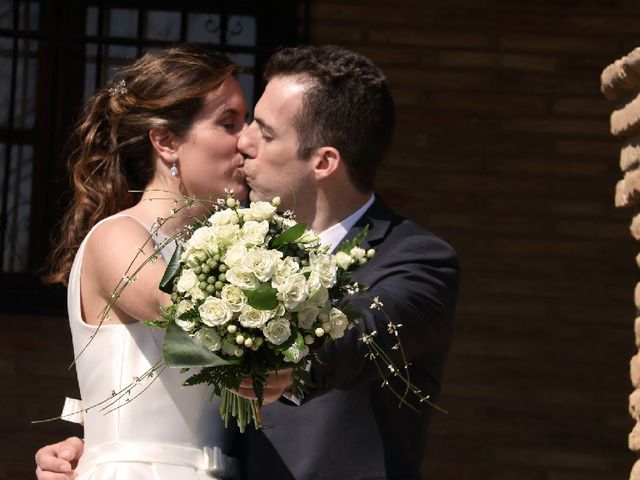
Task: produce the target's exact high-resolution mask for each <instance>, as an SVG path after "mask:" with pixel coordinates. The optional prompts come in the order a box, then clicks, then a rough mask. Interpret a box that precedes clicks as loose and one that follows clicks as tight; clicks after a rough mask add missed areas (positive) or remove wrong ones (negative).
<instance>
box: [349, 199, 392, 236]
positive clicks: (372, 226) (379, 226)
mask: <svg viewBox="0 0 640 480" xmlns="http://www.w3.org/2000/svg"><path fill="white" fill-rule="evenodd" d="M394 217H395V215H394V213H393V212H392V211H391V210H390V209H389V207H387V206H386V205H385V204H384V202H383V201H382V200H380V198H379V197H378V196H377V195H376V198H375V200H374V202H373V203H372V204H371V206H370V207H369V208H368V209H367V211H366V212H365V213H364V215H362V217H360V218H359V219H358V221H357V222H356V224H355V225H354V226H353V227H351V229H350V230H349V231H348V232H347V234H346V235H345V237H344V239H342V241H341V242H340V245H342V244H343V243H344V242H346V241H348V240H352V239H353V238H354V237H355V236H356V235H358V233H360V232H361V231H362V229H363V228H364V227H365V226H368V227H369V233H367V236H366V237H365V239H364V241H363V242H362V244H361V245H360V246H361V247H362V248H364V249H368V248H375V247H376V246H377V245H378V244H379V243H380V242H382V240H384V238H385V236H386V235H387V232H388V231H389V227H390V226H391V222H392V220H393V218H394ZM338 248H339V247H338Z"/></svg>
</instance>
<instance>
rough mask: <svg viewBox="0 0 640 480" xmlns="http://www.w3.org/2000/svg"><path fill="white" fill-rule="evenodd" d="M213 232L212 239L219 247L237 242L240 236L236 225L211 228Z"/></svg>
mask: <svg viewBox="0 0 640 480" xmlns="http://www.w3.org/2000/svg"><path fill="white" fill-rule="evenodd" d="M211 228H212V229H213V230H214V238H215V240H216V241H217V242H218V243H219V244H220V245H229V244H231V243H234V242H236V241H237V239H238V236H239V234H240V226H238V225H219V226H216V227H211Z"/></svg>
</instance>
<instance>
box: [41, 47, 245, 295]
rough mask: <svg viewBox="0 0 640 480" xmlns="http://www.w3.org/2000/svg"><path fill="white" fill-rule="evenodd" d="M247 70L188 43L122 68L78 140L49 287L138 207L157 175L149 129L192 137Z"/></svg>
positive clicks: (98, 96) (91, 107) (93, 101)
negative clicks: (104, 223) (94, 235)
mask: <svg viewBox="0 0 640 480" xmlns="http://www.w3.org/2000/svg"><path fill="white" fill-rule="evenodd" d="M239 72H240V67H239V66H238V65H236V64H235V63H233V62H232V61H231V60H230V59H229V58H227V57H226V56H224V55H221V54H219V53H216V52H213V51H211V50H208V49H205V48H204V47H199V46H195V45H190V44H185V45H181V46H177V47H172V48H168V49H165V50H160V51H157V52H152V53H147V54H145V55H144V56H143V57H141V58H140V59H138V60H137V61H136V62H134V63H133V64H131V65H129V66H127V67H124V68H122V69H120V70H119V71H118V73H117V75H116V79H115V80H114V81H112V82H110V83H109V84H108V85H107V86H105V87H104V88H102V89H100V90H99V91H98V92H96V93H95V94H94V95H93V96H92V97H91V98H90V99H89V101H88V104H87V106H86V109H85V114H84V115H83V116H82V118H81V119H80V121H79V122H78V124H77V126H76V128H75V130H74V133H73V134H72V136H71V138H70V144H71V145H72V148H73V151H72V153H71V155H70V157H69V161H68V165H67V168H68V172H69V178H70V182H71V187H72V191H73V198H72V201H71V205H70V207H69V209H68V211H67V212H66V214H65V215H64V216H63V217H62V219H61V221H60V224H59V230H58V231H59V235H58V238H57V241H56V244H55V246H54V248H53V249H52V250H51V253H50V255H49V258H48V261H47V266H46V267H45V268H46V269H47V270H48V272H49V273H47V274H46V275H44V276H43V281H44V282H46V283H58V282H61V283H65V284H66V282H67V280H68V277H69V272H70V270H71V265H72V263H73V259H74V256H75V254H76V252H77V250H78V248H79V246H80V243H81V242H82V239H83V238H84V237H85V236H86V235H87V233H88V232H89V230H90V229H91V228H92V227H93V226H94V225H95V224H96V223H97V222H99V221H100V220H102V219H103V218H106V217H108V216H110V215H113V214H115V213H117V212H119V211H121V210H124V209H126V208H129V207H131V206H133V205H134V204H135V203H136V202H137V201H138V200H139V196H140V194H134V193H132V192H131V191H130V190H142V189H144V188H145V186H146V185H147V184H148V183H149V181H150V180H151V178H152V177H153V173H154V164H153V157H152V147H151V142H150V140H149V131H150V130H151V129H152V128H166V129H168V130H170V131H172V132H173V133H175V134H176V135H179V136H182V135H184V134H186V133H187V131H188V130H189V128H190V127H191V124H192V123H193V120H194V118H195V116H196V115H197V114H198V113H199V112H200V110H201V109H202V107H203V105H204V98H205V96H206V95H207V94H208V93H209V92H211V91H212V90H214V89H216V88H218V87H219V86H220V85H221V84H222V83H223V82H224V81H225V80H226V79H227V78H229V77H230V76H232V75H237V74H238V73H239Z"/></svg>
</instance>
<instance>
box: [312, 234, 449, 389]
mask: <svg viewBox="0 0 640 480" xmlns="http://www.w3.org/2000/svg"><path fill="white" fill-rule="evenodd" d="M356 273H357V274H358V273H361V275H357V274H356V275H355V276H354V279H357V280H358V279H359V278H356V277H360V278H361V279H362V282H363V283H367V284H368V286H369V289H368V291H367V292H366V293H361V294H356V295H354V296H353V298H352V303H353V304H354V306H356V308H357V309H358V310H360V311H361V312H362V313H363V314H364V318H361V319H360V320H359V323H358V326H357V327H356V328H353V329H351V330H348V331H347V332H346V333H345V336H344V337H343V338H341V339H339V340H336V341H333V342H328V344H327V345H326V346H325V348H324V350H323V352H322V359H323V362H322V363H321V364H317V365H316V364H314V365H313V366H312V371H311V373H312V379H313V381H314V383H315V388H314V390H313V391H312V393H311V394H310V395H309V396H308V397H306V398H305V400H307V399H309V398H312V397H313V396H317V395H322V394H324V393H326V392H328V391H330V390H332V389H336V388H338V389H347V388H349V387H351V386H352V385H354V384H355V383H356V382H368V381H372V380H374V379H376V378H377V379H379V372H378V370H377V369H376V367H375V365H374V363H373V362H372V361H371V360H369V359H367V358H366V357H365V354H366V353H367V347H366V345H364V343H363V342H362V341H361V340H360V337H361V336H362V334H363V333H370V332H371V331H373V330H376V331H377V334H376V336H375V340H376V342H377V343H378V345H380V346H381V347H382V348H383V350H384V351H385V352H387V353H388V354H390V356H392V358H393V359H394V361H396V364H397V365H399V366H402V362H401V360H400V357H399V354H398V351H397V350H393V349H392V347H393V345H394V344H395V343H396V338H395V337H394V336H393V335H391V334H389V332H388V324H389V321H390V320H391V321H393V322H394V323H395V324H401V325H402V326H401V327H400V329H399V332H400V339H401V341H402V345H403V348H404V351H405V354H406V356H407V359H408V361H409V362H411V363H412V365H413V366H412V367H411V368H412V369H414V368H415V369H421V370H422V372H420V373H421V374H423V375H425V374H426V375H428V376H429V375H430V376H431V377H433V378H432V380H434V381H435V383H437V382H439V371H440V369H441V366H442V363H443V362H444V358H445V357H446V354H447V352H448V349H449V344H450V341H451V331H452V319H453V311H454V307H455V301H456V297H457V290H458V277H459V266H458V259H457V256H456V254H455V251H454V250H453V249H452V248H451V247H450V246H449V245H448V244H446V243H445V242H444V241H442V240H440V239H439V238H437V237H435V236H433V235H431V234H427V233H426V232H424V231H419V232H417V233H414V234H412V235H405V236H403V237H402V238H400V239H399V240H396V239H394V238H393V236H392V237H391V238H388V239H387V240H386V241H385V242H383V243H382V244H381V246H380V247H379V249H378V250H377V251H376V256H375V257H374V258H373V259H372V260H371V262H370V264H367V265H365V266H364V267H362V272H356ZM374 297H378V299H379V300H380V301H381V302H382V303H383V305H384V306H383V308H382V310H375V309H371V308H370V305H371V303H372V298H374Z"/></svg>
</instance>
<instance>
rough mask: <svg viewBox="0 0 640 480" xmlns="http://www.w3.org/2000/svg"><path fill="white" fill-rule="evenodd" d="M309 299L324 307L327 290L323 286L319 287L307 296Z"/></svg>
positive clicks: (327, 297)
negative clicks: (311, 294)
mask: <svg viewBox="0 0 640 480" xmlns="http://www.w3.org/2000/svg"><path fill="white" fill-rule="evenodd" d="M309 301H310V302H311V303H313V304H314V305H316V306H318V307H320V308H322V307H324V306H325V305H326V304H327V302H329V290H327V289H326V288H325V287H320V289H318V290H317V291H316V292H315V293H314V294H313V296H312V297H310V298H309Z"/></svg>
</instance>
